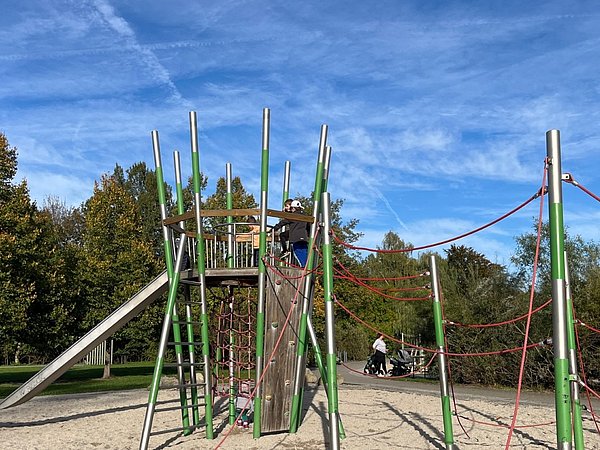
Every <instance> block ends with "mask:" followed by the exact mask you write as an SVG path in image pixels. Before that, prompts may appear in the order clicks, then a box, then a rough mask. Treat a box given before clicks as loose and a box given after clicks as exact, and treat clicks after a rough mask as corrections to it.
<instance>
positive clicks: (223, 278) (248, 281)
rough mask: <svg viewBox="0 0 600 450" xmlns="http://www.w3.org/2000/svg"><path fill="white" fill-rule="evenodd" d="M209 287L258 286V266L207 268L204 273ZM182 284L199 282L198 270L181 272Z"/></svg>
mask: <svg viewBox="0 0 600 450" xmlns="http://www.w3.org/2000/svg"><path fill="white" fill-rule="evenodd" d="M204 278H205V280H206V286H207V287H225V286H236V287H257V286H258V267H247V268H244V269H226V268H224V269H206V272H205V274H204ZM181 284H190V285H197V284H198V271H197V270H186V271H183V272H181Z"/></svg>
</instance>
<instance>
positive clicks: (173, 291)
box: [140, 130, 190, 450]
mask: <svg viewBox="0 0 600 450" xmlns="http://www.w3.org/2000/svg"><path fill="white" fill-rule="evenodd" d="M152 149H153V152H154V164H155V168H156V184H157V190H158V201H159V206H160V215H161V219H162V220H164V219H165V218H166V217H167V206H166V204H167V200H166V189H165V182H164V176H163V170H162V161H161V155H160V142H159V138H158V131H156V130H153V131H152ZM162 232H163V241H164V242H163V244H164V250H165V264H166V266H167V277H168V279H169V297H168V300H167V306H166V310H165V316H164V318H163V326H162V332H161V338H160V343H159V349H158V354H157V356H156V362H155V365H154V373H153V375H152V384H151V385H150V392H149V394H148V406H147V408H146V416H145V418H144V426H143V429H142V437H141V440H140V449H143V450H145V449H146V448H148V443H149V441H150V432H151V430H152V421H153V418H154V410H155V409H156V399H157V398H158V389H159V387H160V377H161V375H162V369H163V366H164V354H165V351H166V347H167V342H168V337H169V328H170V327H171V324H172V315H173V314H175V316H176V313H177V312H176V309H175V298H176V296H177V287H178V284H179V272H178V269H179V266H176V267H175V268H174V267H173V248H172V247H171V235H170V232H169V229H168V228H167V227H166V226H165V225H162ZM182 239H183V241H184V243H185V236H182ZM180 247H181V248H180V249H179V250H180V251H181V254H182V257H183V252H182V251H183V248H184V245H181V246H180ZM179 263H181V261H179ZM173 325H174V326H173V334H174V341H175V342H181V334H180V333H179V332H180V329H179V324H173ZM176 355H177V362H178V363H181V360H182V348H181V345H179V346H177V347H176ZM177 366H178V367H177V375H178V380H179V384H181V385H183V381H184V379H183V373H182V371H183V368H182V365H181V364H177ZM182 391H183V392H182ZM179 397H180V401H181V406H182V407H183V408H182V424H183V427H184V432H185V433H186V434H189V432H190V429H189V416H188V410H187V408H185V406H186V402H187V400H186V394H185V389H183V388H180V393H179Z"/></svg>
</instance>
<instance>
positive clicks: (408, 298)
mask: <svg viewBox="0 0 600 450" xmlns="http://www.w3.org/2000/svg"><path fill="white" fill-rule="evenodd" d="M336 262H337V263H338V265H339V266H340V267H341V268H342V269H343V270H344V272H346V273H347V274H348V276H349V278H348V280H349V281H353V282H354V284H356V285H358V286H362V287H364V288H366V289H367V290H369V291H371V292H374V293H375V294H377V295H380V296H382V297H384V298H387V299H390V300H397V301H399V302H411V301H422V300H429V299H430V298H431V296H430V295H428V296H427V297H395V296H393V295H389V294H386V293H385V292H382V291H381V290H379V289H377V288H374V287H373V286H369V285H368V284H366V283H363V282H362V281H359V280H358V279H356V278H355V277H354V276H353V275H352V272H350V270H349V269H348V268H346V267H345V266H344V265H343V264H342V263H341V262H340V261H339V260H338V259H336ZM333 270H335V271H336V272H337V273H340V270H339V269H337V268H336V267H334V268H333Z"/></svg>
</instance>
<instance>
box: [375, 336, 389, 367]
mask: <svg viewBox="0 0 600 450" xmlns="http://www.w3.org/2000/svg"><path fill="white" fill-rule="evenodd" d="M383 338H384V335H383V334H380V335H379V337H378V338H377V339H375V342H373V350H375V356H374V359H375V370H376V373H377V376H386V375H387V367H386V364H385V355H386V353H387V347H386V345H385V341H384V340H383Z"/></svg>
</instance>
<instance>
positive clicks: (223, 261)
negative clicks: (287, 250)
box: [174, 222, 281, 269]
mask: <svg viewBox="0 0 600 450" xmlns="http://www.w3.org/2000/svg"><path fill="white" fill-rule="evenodd" d="M251 225H256V224H255V223H249V222H234V223H231V224H229V223H223V224H219V225H216V226H215V227H213V229H212V230H210V231H207V232H206V233H204V252H205V257H206V261H205V264H206V268H207V269H226V268H233V269H243V268H250V267H257V266H258V245H259V233H258V232H253V231H249V229H250V226H251ZM230 235H231V237H232V242H231V247H232V248H231V252H230V251H229V246H230V242H229V237H230ZM187 245H188V248H187V254H188V261H189V263H190V264H191V265H192V266H195V265H196V239H195V238H190V239H188V241H187ZM174 248H176V245H175V246H174ZM280 248H281V246H280V244H279V241H278V240H277V238H276V235H275V232H274V231H273V226H272V225H267V251H266V253H267V257H268V258H270V259H272V256H270V255H273V254H275V253H277V252H279V250H280ZM229 260H231V261H232V264H231V265H230V264H229ZM270 263H271V264H272V263H273V261H270ZM188 267H189V266H188ZM188 267H186V266H185V261H184V266H183V268H184V269H185V268H188Z"/></svg>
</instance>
